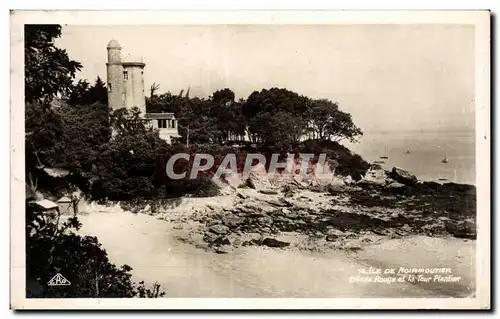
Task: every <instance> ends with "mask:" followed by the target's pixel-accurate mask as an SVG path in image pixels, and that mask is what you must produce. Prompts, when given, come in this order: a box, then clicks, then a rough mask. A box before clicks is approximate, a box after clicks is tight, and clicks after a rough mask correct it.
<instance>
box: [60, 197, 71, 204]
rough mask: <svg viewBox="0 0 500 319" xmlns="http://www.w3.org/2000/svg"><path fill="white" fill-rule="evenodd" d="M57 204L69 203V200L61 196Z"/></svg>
mask: <svg viewBox="0 0 500 319" xmlns="http://www.w3.org/2000/svg"><path fill="white" fill-rule="evenodd" d="M57 202H58V203H71V198H69V197H66V196H63V197H61V198H59V200H58V201H57Z"/></svg>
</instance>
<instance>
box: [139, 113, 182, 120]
mask: <svg viewBox="0 0 500 319" xmlns="http://www.w3.org/2000/svg"><path fill="white" fill-rule="evenodd" d="M144 118H146V119H151V120H171V119H175V117H174V113H146V114H145V115H144Z"/></svg>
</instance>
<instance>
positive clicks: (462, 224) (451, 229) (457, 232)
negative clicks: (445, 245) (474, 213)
mask: <svg viewBox="0 0 500 319" xmlns="http://www.w3.org/2000/svg"><path fill="white" fill-rule="evenodd" d="M445 223H446V231H447V232H448V233H449V234H452V235H453V237H457V238H467V239H476V237H477V228H476V223H474V222H473V221H470V220H464V221H453V220H449V221H446V222H445Z"/></svg>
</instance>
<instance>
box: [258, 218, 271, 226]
mask: <svg viewBox="0 0 500 319" xmlns="http://www.w3.org/2000/svg"><path fill="white" fill-rule="evenodd" d="M257 222H258V223H259V224H260V225H266V226H270V225H272V224H273V219H272V218H271V217H269V216H264V217H258V218H257Z"/></svg>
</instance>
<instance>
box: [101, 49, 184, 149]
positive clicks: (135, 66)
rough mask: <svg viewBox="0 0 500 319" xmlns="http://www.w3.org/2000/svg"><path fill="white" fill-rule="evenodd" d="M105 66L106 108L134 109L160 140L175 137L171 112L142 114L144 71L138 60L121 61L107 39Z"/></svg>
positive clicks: (168, 140) (173, 118)
mask: <svg viewBox="0 0 500 319" xmlns="http://www.w3.org/2000/svg"><path fill="white" fill-rule="evenodd" d="M107 50H108V62H107V63H106V70H107V82H108V105H109V107H110V108H111V109H113V110H117V109H121V108H124V107H126V108H129V109H130V108H133V107H137V108H139V110H140V111H141V115H142V117H143V118H144V119H145V120H148V122H149V123H148V124H149V126H150V127H153V129H158V130H159V133H160V138H162V139H164V140H165V141H166V142H167V143H169V144H170V143H171V138H172V137H179V136H180V135H179V131H178V127H177V120H176V119H175V117H174V114H173V113H146V96H145V93H144V69H145V67H146V64H145V63H144V62H143V61H142V58H141V59H137V60H134V59H130V60H129V61H122V56H121V50H122V47H121V45H120V43H118V41H116V40H111V41H109V43H108V46H107Z"/></svg>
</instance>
